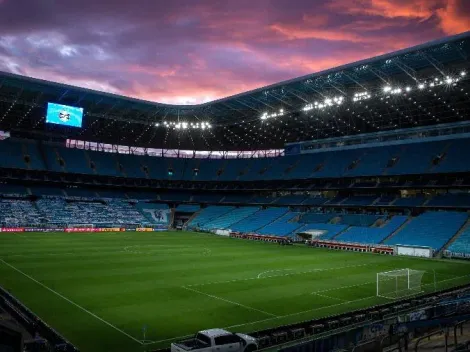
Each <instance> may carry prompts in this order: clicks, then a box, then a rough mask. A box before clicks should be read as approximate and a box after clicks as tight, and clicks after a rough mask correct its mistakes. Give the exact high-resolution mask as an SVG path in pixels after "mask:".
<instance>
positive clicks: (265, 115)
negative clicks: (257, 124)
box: [261, 109, 284, 120]
mask: <svg viewBox="0 0 470 352" xmlns="http://www.w3.org/2000/svg"><path fill="white" fill-rule="evenodd" d="M283 115H284V109H280V110H279V112H273V113H271V114H268V113H267V112H265V113H263V115H261V120H267V119H271V118H273V117H278V116H283Z"/></svg>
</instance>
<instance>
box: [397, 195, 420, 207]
mask: <svg viewBox="0 0 470 352" xmlns="http://www.w3.org/2000/svg"><path fill="white" fill-rule="evenodd" d="M425 200H426V198H425V197H424V196H423V195H418V196H416V197H406V198H398V199H397V200H396V201H395V203H393V205H396V206H403V207H419V206H421V205H423V203H424V201H425Z"/></svg>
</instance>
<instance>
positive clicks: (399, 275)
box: [377, 269, 425, 299]
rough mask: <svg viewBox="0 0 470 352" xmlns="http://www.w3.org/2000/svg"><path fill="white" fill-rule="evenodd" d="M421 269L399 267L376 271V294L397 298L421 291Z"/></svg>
mask: <svg viewBox="0 0 470 352" xmlns="http://www.w3.org/2000/svg"><path fill="white" fill-rule="evenodd" d="M424 273H425V272H424V271H422V270H414V269H399V270H391V271H383V272H379V273H377V296H378V297H384V298H389V299H397V298H401V297H406V296H412V295H416V294H419V293H420V292H422V287H421V286H422V279H423V275H424Z"/></svg>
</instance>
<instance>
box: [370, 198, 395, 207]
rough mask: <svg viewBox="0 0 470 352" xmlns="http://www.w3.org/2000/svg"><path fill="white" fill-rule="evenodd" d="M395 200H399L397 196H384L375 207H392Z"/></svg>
mask: <svg viewBox="0 0 470 352" xmlns="http://www.w3.org/2000/svg"><path fill="white" fill-rule="evenodd" d="M395 199H397V197H395V196H382V197H380V198H379V199H378V200H377V201H376V202H375V203H374V205H391V203H392V202H393V201H394V200H395Z"/></svg>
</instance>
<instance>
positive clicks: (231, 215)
mask: <svg viewBox="0 0 470 352" xmlns="http://www.w3.org/2000/svg"><path fill="white" fill-rule="evenodd" d="M258 210H259V208H258V207H241V208H235V209H233V210H232V211H229V212H228V213H226V214H224V215H222V216H219V217H218V218H216V219H214V220H211V221H209V222H207V223H205V224H204V226H203V228H204V229H205V230H214V229H230V228H231V226H232V225H233V224H236V223H238V222H239V221H241V220H243V219H245V218H247V217H248V216H251V215H253V214H255V213H256V212H257V211H258Z"/></svg>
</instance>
